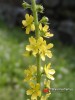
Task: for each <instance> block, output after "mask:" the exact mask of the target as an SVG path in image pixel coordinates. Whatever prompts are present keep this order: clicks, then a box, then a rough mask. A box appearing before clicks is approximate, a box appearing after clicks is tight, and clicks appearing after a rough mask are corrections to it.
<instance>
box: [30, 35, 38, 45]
mask: <svg viewBox="0 0 75 100" xmlns="http://www.w3.org/2000/svg"><path fill="white" fill-rule="evenodd" d="M29 42H30V44H32V45H34V44H35V43H36V39H35V38H33V36H31V37H30V38H29Z"/></svg>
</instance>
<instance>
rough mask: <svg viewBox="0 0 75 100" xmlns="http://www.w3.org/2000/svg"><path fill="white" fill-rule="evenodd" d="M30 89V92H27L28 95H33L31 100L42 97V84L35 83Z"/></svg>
mask: <svg viewBox="0 0 75 100" xmlns="http://www.w3.org/2000/svg"><path fill="white" fill-rule="evenodd" d="M30 88H31V89H29V90H27V92H26V93H27V95H31V100H37V97H38V96H39V97H40V96H41V91H40V84H39V83H37V84H34V83H30Z"/></svg>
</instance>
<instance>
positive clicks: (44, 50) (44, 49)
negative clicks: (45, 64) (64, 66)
mask: <svg viewBox="0 0 75 100" xmlns="http://www.w3.org/2000/svg"><path fill="white" fill-rule="evenodd" d="M29 42H30V45H27V46H26V50H27V51H29V52H30V51H31V52H32V54H33V55H34V56H36V54H40V56H41V59H42V60H43V61H44V60H45V56H48V57H49V58H51V57H52V53H51V51H50V50H49V49H51V48H52V47H53V44H51V43H50V44H48V45H47V44H46V41H45V40H43V38H42V37H39V38H38V39H37V40H36V39H35V38H33V37H31V38H29Z"/></svg>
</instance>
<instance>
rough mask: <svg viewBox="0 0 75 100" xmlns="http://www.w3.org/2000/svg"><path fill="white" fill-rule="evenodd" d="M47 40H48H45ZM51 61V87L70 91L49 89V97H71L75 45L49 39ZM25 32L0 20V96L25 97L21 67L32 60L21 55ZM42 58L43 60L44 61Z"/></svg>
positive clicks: (53, 99)
mask: <svg viewBox="0 0 75 100" xmlns="http://www.w3.org/2000/svg"><path fill="white" fill-rule="evenodd" d="M48 42H50V40H49V41H48ZM52 42H53V43H54V45H55V46H54V48H53V49H52V52H53V58H52V59H48V58H47V60H46V63H47V62H52V67H53V68H54V69H55V70H56V74H55V80H54V81H52V82H51V88H69V89H73V91H57V92H55V91H52V94H51V96H50V99H51V100H60V99H61V100H74V96H75V95H74V93H75V91H74V89H75V78H74V76H75V47H74V46H67V45H66V46H64V45H62V43H61V42H60V41H52ZM26 44H28V36H27V35H25V34H24V31H23V30H22V29H21V28H19V27H15V28H11V29H10V28H8V27H7V26H6V25H5V24H4V23H3V22H2V21H0V100H26V96H25V84H24V83H23V79H24V74H23V73H24V69H25V68H26V67H28V65H29V64H32V63H34V62H35V58H33V57H30V58H25V57H23V56H22V54H23V53H24V50H25V46H26ZM44 63H45V62H43V64H44Z"/></svg>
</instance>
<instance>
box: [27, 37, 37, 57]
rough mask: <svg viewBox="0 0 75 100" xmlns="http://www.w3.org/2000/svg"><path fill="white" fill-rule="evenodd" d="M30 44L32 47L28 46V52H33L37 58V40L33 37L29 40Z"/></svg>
mask: <svg viewBox="0 0 75 100" xmlns="http://www.w3.org/2000/svg"><path fill="white" fill-rule="evenodd" d="M29 42H30V45H27V46H26V50H27V51H29V52H30V51H32V54H33V55H34V56H36V54H37V53H38V45H37V41H36V39H35V38H33V37H31V38H29Z"/></svg>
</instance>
